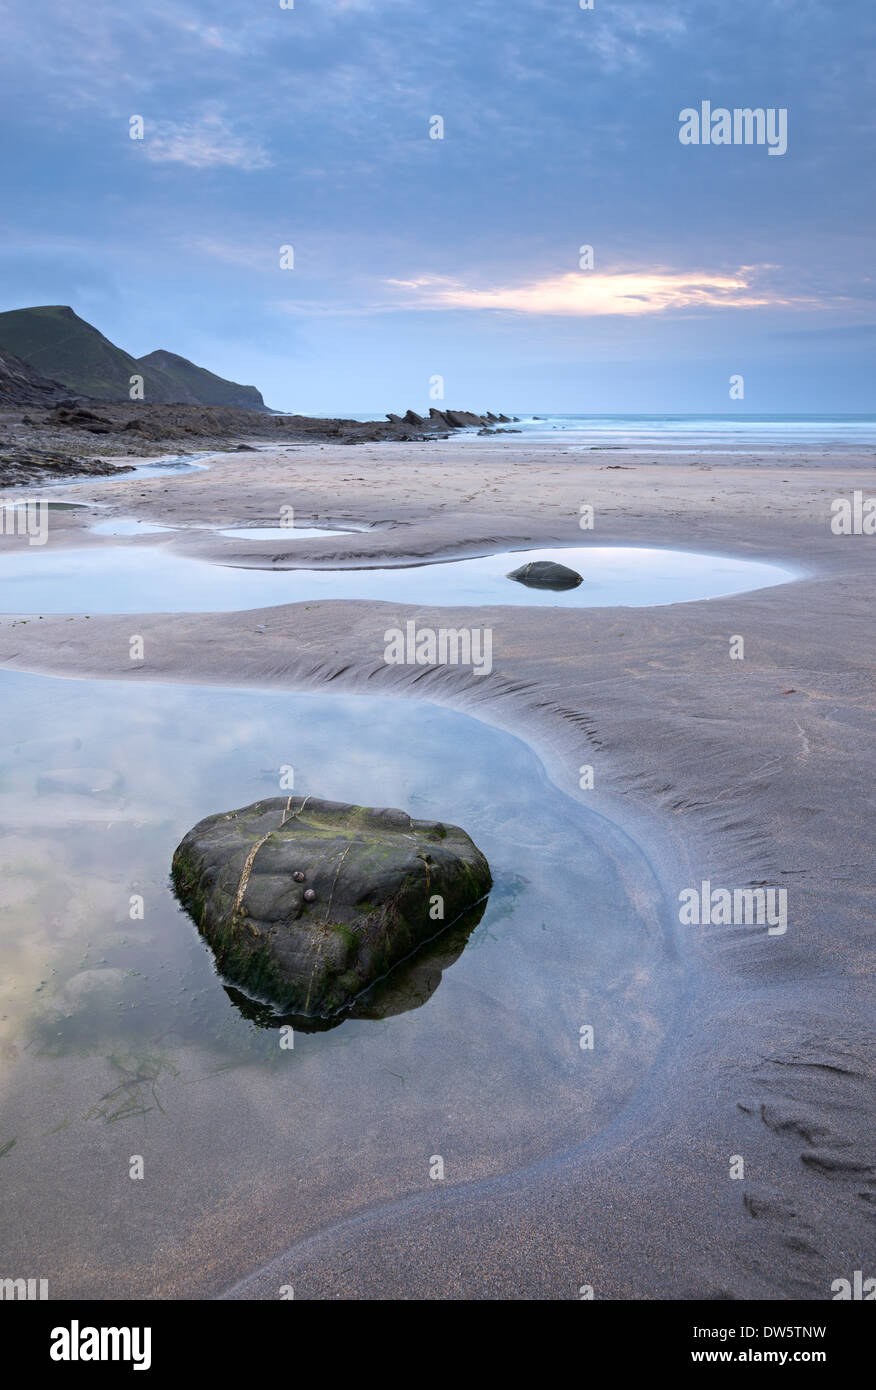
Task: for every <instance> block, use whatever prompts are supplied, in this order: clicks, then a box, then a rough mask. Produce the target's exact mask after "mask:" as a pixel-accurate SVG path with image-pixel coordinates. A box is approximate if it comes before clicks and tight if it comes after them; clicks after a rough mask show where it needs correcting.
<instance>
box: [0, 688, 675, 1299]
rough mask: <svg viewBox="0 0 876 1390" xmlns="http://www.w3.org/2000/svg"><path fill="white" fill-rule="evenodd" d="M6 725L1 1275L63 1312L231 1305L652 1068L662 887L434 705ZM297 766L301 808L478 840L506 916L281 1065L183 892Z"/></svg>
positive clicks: (55, 694) (532, 1146)
mask: <svg viewBox="0 0 876 1390" xmlns="http://www.w3.org/2000/svg"><path fill="white" fill-rule="evenodd" d="M0 717H2V721H3V728H4V734H5V738H4V753H3V755H2V763H0V894H2V901H3V913H2V915H0V924H2V925H0V1058H2V1064H0V1154H3V1150H4V1149H6V1152H5V1154H3V1156H2V1157H0V1165H2V1166H0V1178H2V1182H3V1189H4V1201H5V1203H6V1204H7V1206H8V1208H9V1209H14V1210H15V1211H16V1221H15V1224H14V1227H10V1228H8V1229H7V1231H6V1233H5V1235H4V1239H3V1259H4V1266H5V1267H7V1268H9V1269H14V1270H18V1269H22V1270H24V1271H25V1272H27V1271H28V1270H29V1269H30V1268H31V1265H30V1263H29V1261H30V1259H31V1257H32V1252H33V1251H34V1250H37V1249H38V1250H39V1252H40V1261H41V1263H40V1269H41V1270H42V1269H45V1270H47V1271H48V1272H49V1274H50V1275H51V1284H52V1287H51V1294H52V1297H56V1298H59V1297H64V1296H72V1297H84V1296H88V1295H94V1296H104V1297H109V1296H113V1297H119V1296H137V1295H138V1294H139V1295H142V1296H145V1295H147V1294H149V1293H150V1292H151V1293H153V1294H154V1293H156V1292H157V1291H160V1290H161V1289H162V1288H164V1289H165V1290H166V1289H167V1287H168V1286H169V1284H170V1283H171V1282H173V1281H178V1282H174V1283H173V1287H174V1289H175V1295H174V1296H185V1292H184V1291H185V1290H198V1289H199V1288H203V1287H204V1285H203V1283H202V1282H201V1281H203V1280H207V1281H208V1283H209V1280H213V1281H214V1286H215V1287H220V1288H221V1287H225V1286H228V1285H230V1284H231V1283H233V1282H234V1281H235V1280H236V1279H238V1278H239V1277H240V1276H241V1275H242V1274H244V1273H245V1272H246V1270H247V1268H248V1267H250V1265H252V1264H255V1263H258V1262H259V1261H260V1259H261V1258H262V1257H264V1256H266V1255H271V1254H274V1253H275V1252H276V1248H277V1242H278V1241H280V1242H281V1245H282V1243H288V1242H289V1240H290V1239H291V1237H292V1236H293V1235H294V1234H295V1233H296V1232H299V1231H304V1232H307V1231H308V1230H310V1229H312V1228H313V1227H314V1225H318V1224H321V1223H323V1222H325V1221H326V1220H330V1219H337V1218H338V1217H339V1216H341V1215H343V1214H344V1213H345V1212H346V1211H351V1210H355V1209H356V1208H357V1207H359V1206H361V1205H362V1204H363V1203H367V1202H369V1201H371V1200H374V1198H375V1196H388V1197H392V1196H394V1195H399V1194H401V1193H405V1192H409V1191H411V1190H420V1188H421V1187H422V1184H423V1183H424V1182H425V1183H426V1184H428V1178H427V1176H426V1174H427V1164H428V1159H429V1156H430V1155H431V1154H434V1153H442V1154H444V1155H445V1156H446V1157H447V1158H448V1182H451V1183H452V1182H455V1181H466V1180H470V1179H471V1178H472V1177H476V1176H479V1175H482V1174H484V1173H490V1172H500V1171H503V1170H506V1169H508V1168H509V1167H511V1166H513V1165H515V1164H517V1163H519V1162H524V1161H530V1160H532V1159H534V1158H537V1157H539V1156H540V1155H542V1154H545V1153H550V1152H553V1151H555V1149H556V1148H557V1147H559V1146H562V1145H569V1144H572V1143H576V1142H579V1141H580V1140H582V1139H584V1138H586V1137H587V1136H588V1135H590V1134H592V1133H594V1132H596V1131H597V1130H598V1129H600V1128H601V1127H602V1126H603V1125H604V1124H605V1123H606V1122H607V1121H608V1120H609V1119H610V1118H611V1117H612V1116H613V1115H614V1114H615V1113H616V1112H617V1110H618V1108H619V1107H620V1106H621V1105H622V1104H623V1103H624V1102H625V1101H626V1100H627V1099H628V1098H629V1097H630V1096H631V1094H632V1092H633V1090H634V1089H635V1087H636V1085H637V1084H638V1082H639V1081H640V1080H641V1077H642V1075H643V1073H644V1070H645V1069H646V1068H647V1066H648V1065H650V1063H651V1061H652V1060H653V1058H654V1055H655V1052H656V1049H657V1047H658V1046H659V1043H660V1040H661V1037H662V1034H663V1023H662V1019H663V1018H664V1017H665V1016H667V1011H668V1008H669V999H670V979H671V967H670V966H669V965H668V964H667V960H666V956H665V952H664V948H663V945H662V933H661V930H660V926H659V918H660V915H661V913H662V907H661V905H660V897H659V893H658V890H657V888H656V886H655V881H654V877H653V874H652V871H651V869H650V867H649V865H648V863H647V861H646V859H645V858H644V856H643V855H642V854H641V852H640V851H639V850H638V849H637V848H636V847H635V845H633V844H632V843H631V842H630V841H629V840H628V839H627V838H626V837H625V836H623V835H621V834H620V832H618V831H616V830H615V829H614V828H613V827H612V826H610V825H609V824H608V823H607V822H605V821H603V820H602V819H601V818H599V817H598V816H596V815H594V814H592V813H590V812H589V811H588V810H587V809H586V808H584V807H582V806H581V805H579V804H578V803H576V802H572V801H570V800H569V799H568V798H566V797H565V796H563V795H562V794H561V793H560V792H558V791H557V790H556V789H555V788H554V787H553V786H552V784H551V783H549V782H548V780H547V778H546V776H545V774H544V772H543V770H542V768H541V765H540V763H539V762H538V760H537V759H536V757H535V755H534V754H533V753H532V752H531V750H530V749H529V748H527V747H526V745H525V744H523V743H521V742H519V741H518V740H517V739H515V738H513V737H512V736H511V735H509V734H506V733H504V732H500V731H497V730H494V729H492V728H490V727H488V726H487V725H484V724H481V723H479V722H477V721H475V720H473V719H471V718H468V717H467V716H464V715H461V714H457V713H453V712H450V711H448V710H443V709H439V708H436V707H434V706H431V705H428V704H425V703H424V704H420V703H417V702H406V701H400V700H399V701H393V700H390V699H385V698H383V699H377V698H371V697H364V696H356V697H352V698H344V697H339V696H325V695H319V696H315V695H314V696H309V695H308V696H305V695H288V694H285V693H276V692H271V693H265V692H259V691H248V692H243V691H233V690H222V689H215V688H191V687H183V686H162V685H150V686H139V685H137V686H135V685H134V684H132V683H130V682H117V683H110V682H99V681H90V682H81V681H63V680H52V679H48V678H41V677H36V676H26V675H21V674H18V673H8V672H7V673H2V674H0ZM290 767H291V768H294V773H293V776H294V789H295V791H296V792H303V793H307V792H308V791H310V792H313V793H314V794H317V795H323V796H326V797H329V798H337V799H344V800H352V801H356V802H359V803H365V804H369V805H376V806H381V805H386V806H400V807H403V808H405V809H407V810H409V811H410V812H411V813H413V814H414V815H417V816H422V817H427V818H428V817H434V818H440V819H445V820H451V821H454V822H456V823H458V824H460V825H462V826H463V827H464V828H465V829H466V830H467V831H468V832H469V833H470V834H471V835H472V837H473V839H474V840H475V842H476V844H478V845H479V846H480V848H481V849H482V850H483V851H484V853H485V854H486V855H487V857H488V859H489V861H490V865H491V868H492V871H493V876H494V879H495V886H494V888H493V891H492V893H491V894H490V898H489V902H488V905H487V909H486V913H485V915H484V917H483V919H482V920H481V922H480V923H479V924H478V925H477V927H476V928H475V929H474V932H473V933H472V935H471V937H470V938H469V939H468V942H467V944H465V943H463V942H459V941H456V942H451V943H449V947H448V950H447V951H446V952H445V953H444V955H443V956H442V953H441V952H440V951H438V952H437V954H436V955H435V956H433V957H432V958H431V960H430V961H428V962H427V969H426V970H425V973H424V972H423V971H421V972H420V973H419V975H417V974H416V973H414V974H413V975H411V976H408V977H401V978H400V980H399V981H398V989H397V992H396V993H395V995H393V996H392V997H390V998H389V1000H388V1001H387V1000H384V1001H383V1006H382V1007H381V1008H379V1009H377V1010H376V1011H373V1014H372V1016H370V1017H361V1018H353V1019H350V1020H347V1021H346V1022H344V1023H342V1024H341V1025H340V1027H338V1028H336V1029H335V1030H333V1031H329V1032H325V1033H319V1032H317V1033H312V1034H310V1033H298V1032H297V1030H296V1033H295V1040H294V1048H293V1049H291V1050H283V1049H281V1047H280V1034H279V1033H278V1032H277V1031H276V1030H271V1029H263V1028H259V1027H258V1026H257V1025H256V1023H255V1022H253V1021H252V1019H250V1018H247V1017H246V1016H245V1014H244V1013H243V1012H242V1011H241V1009H240V1008H239V1007H238V1006H237V1005H236V1004H235V1002H234V1001H233V999H232V998H230V997H229V995H228V994H227V993H226V990H225V989H224V987H223V984H222V981H221V980H220V979H219V978H218V976H217V974H216V971H215V969H214V967H213V964H212V957H211V954H210V951H209V949H208V948H207V947H206V946H205V944H204V943H203V942H202V940H201V938H200V937H199V935H198V932H197V930H196V928H195V926H194V924H193V923H192V921H191V920H190V918H189V917H188V916H187V915H186V914H185V913H183V912H181V911H180V909H179V908H178V906H177V904H176V903H175V901H174V899H173V897H172V894H171V891H170V888H169V883H168V872H169V868H170V861H171V856H172V853H173V849H174V847H175V846H176V844H177V843H178V841H179V840H180V839H181V837H182V835H183V834H184V832H185V831H186V830H188V829H189V828H190V827H191V826H192V825H194V824H195V822H196V821H197V820H199V819H200V818H201V817H203V816H204V815H207V814H210V813H212V812H215V811H217V810H220V809H223V808H227V809H231V808H234V807H238V806H242V805H246V804H248V803H249V802H251V801H254V800H256V799H258V798H259V797H261V796H274V795H277V794H278V789H279V786H280V775H281V769H284V768H290ZM287 777H288V774H287ZM132 895H135V896H138V897H139V898H141V899H142V903H143V912H142V916H139V915H135V916H134V917H133V918H132V916H131V908H130V904H131V901H132ZM463 946H464V949H463ZM460 950H461V954H457V958H455V959H454V954H455V953H458V952H459V951H460ZM442 971H443V975H442ZM585 1024H588V1025H592V1026H593V1027H594V1028H595V1030H596V1033H595V1036H596V1038H597V1039H598V1042H599V1045H598V1047H597V1048H596V1049H595V1051H593V1052H584V1051H582V1050H581V1048H580V1046H579V1030H580V1028H581V1027H582V1025H585ZM7 1145H11V1147H9V1148H7ZM132 1153H139V1154H143V1155H145V1161H146V1181H145V1182H143V1183H133V1182H131V1181H130V1180H129V1178H128V1176H127V1174H128V1162H129V1157H130V1155H131V1154H132ZM108 1200H109V1201H110V1202H111V1204H112V1213H113V1215H112V1219H111V1220H108V1219H107V1201H108ZM266 1201H269V1203H270V1210H271V1219H270V1222H269V1226H268V1228H267V1231H265V1228H264V1227H260V1226H259V1225H258V1221H259V1219H261V1218H260V1217H259V1213H262V1214H264V1211H265V1208H264V1206H263V1205H262V1204H263V1203H265V1202H266ZM260 1231H261V1237H260V1235H259V1232H260ZM260 1238H261V1239H263V1240H264V1241H265V1244H264V1245H260V1244H259V1240H260ZM193 1249H197V1250H198V1252H199V1254H198V1259H197V1260H195V1259H193V1258H192V1250H193ZM243 1249H245V1250H246V1252H247V1254H246V1256H245V1257H243V1256H242V1255H241V1250H243ZM247 1262H248V1263H247ZM206 1266H209V1269H210V1272H209V1275H207V1274H205V1273H204V1269H205V1267H206ZM192 1296H195V1294H193V1295H192Z"/></svg>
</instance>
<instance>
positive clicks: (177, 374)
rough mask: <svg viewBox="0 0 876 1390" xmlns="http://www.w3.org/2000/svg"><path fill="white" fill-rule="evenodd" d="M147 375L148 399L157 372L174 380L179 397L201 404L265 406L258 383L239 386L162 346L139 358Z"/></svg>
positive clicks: (173, 387) (162, 378)
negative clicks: (167, 350) (256, 384)
mask: <svg viewBox="0 0 876 1390" xmlns="http://www.w3.org/2000/svg"><path fill="white" fill-rule="evenodd" d="M137 360H138V361H139V363H140V369H141V371H142V372H143V375H144V377H145V379H146V399H147V400H149V399H151V391H150V381H151V380H152V375H153V373H155V374H156V375H157V376H158V377H159V379H160V380H161V381H166V382H169V383H170V384H171V389H172V390H175V391H176V392H177V393H178V394H177V395H175V396H174V400H177V401H196V402H197V403H198V404H199V405H235V406H240V407H241V408H242V409H243V410H264V409H265V408H266V407H265V403H264V401H263V400H262V397H261V392H260V391H257V390H256V388H255V387H254V386H239V385H238V384H237V382H236V381H226V380H225V378H224V377H222V376H216V375H215V374H214V373H213V372H208V371H207V369H206V368H205V367H196V366H195V364H194V362H190V361H189V360H188V358H187V357H179V356H177V354H176V353H175V352H166V351H165V350H164V349H163V348H159V349H158V350H157V351H156V352H150V353H147V355H146V356H145V357H140V358H138V359H137Z"/></svg>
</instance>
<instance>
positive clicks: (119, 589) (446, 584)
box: [0, 540, 793, 613]
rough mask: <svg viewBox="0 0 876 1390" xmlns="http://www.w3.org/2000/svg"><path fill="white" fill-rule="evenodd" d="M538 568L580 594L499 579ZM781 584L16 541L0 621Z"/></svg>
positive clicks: (650, 600)
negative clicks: (571, 583)
mask: <svg viewBox="0 0 876 1390" xmlns="http://www.w3.org/2000/svg"><path fill="white" fill-rule="evenodd" d="M540 559H551V560H557V561H559V562H560V563H561V564H565V565H568V566H571V567H572V568H573V569H575V570H577V571H578V572H579V573H581V574H582V575H583V577H584V582H583V584H579V585H578V587H577V588H575V589H570V590H566V591H563V592H559V593H558V592H555V591H553V590H549V589H548V590H544V589H534V588H530V587H529V586H527V585H524V584H519V583H517V582H515V581H514V580H511V579H508V578H507V577H506V576H507V574H508V572H509V571H510V570H512V569H517V568H518V566H520V565H522V564H525V563H526V561H528V560H540ZM791 578H793V575H792V574H791V572H790V571H789V570H786V569H782V568H780V567H779V566H778V565H770V564H764V563H762V562H760V561H753V560H738V559H727V558H725V557H723V556H717V555H699V554H694V553H691V552H688V551H678V550H646V549H640V548H633V547H629V546H588V547H586V548H577V549H566V550H564V549H548V550H523V551H513V552H505V553H503V554H499V555H488V556H483V557H481V558H479V559H472V560H451V561H441V562H438V563H435V564H429V565H417V566H411V567H407V566H406V567H397V568H384V569H348V570H307V569H299V570H274V571H270V570H261V569H240V568H234V567H231V566H227V565H213V564H209V563H208V562H206V561H203V560H194V559H189V558H188V557H186V556H184V555H179V554H175V553H174V552H173V551H172V550H170V549H168V548H166V547H162V546H150V547H146V548H143V547H123V546H106V547H103V546H102V547H93V548H89V549H82V550H61V549H51V548H48V547H42V548H39V549H38V548H36V547H33V548H32V547H29V546H27V544H26V542H20V541H19V540H16V542H15V543H10V544H8V545H7V546H6V547H5V549H4V553H3V554H2V556H0V611H2V612H4V613H152V612H154V613H197V612H211V611H213V612H219V611H222V612H224V611H230V610H239V609H246V608H262V607H269V606H271V605H272V604H281V603H298V602H302V601H305V602H312V601H313V600H315V599H371V600H376V599H383V600H386V601H389V602H393V603H411V604H422V605H430V604H434V605H439V606H446V605H453V606H458V607H461V606H465V605H470V604H490V603H493V604H515V605H517V604H523V605H526V606H531V605H535V604H539V605H550V606H554V607H564V608H567V607H572V608H603V607H606V606H611V605H629V606H632V607H647V606H650V605H652V604H666V603H681V602H686V601H689V600H693V599H704V598H716V597H719V596H720V595H722V594H735V593H740V592H743V591H745V590H748V589H759V588H766V587H768V586H770V585H773V584H781V583H784V582H786V581H787V580H789V579H791Z"/></svg>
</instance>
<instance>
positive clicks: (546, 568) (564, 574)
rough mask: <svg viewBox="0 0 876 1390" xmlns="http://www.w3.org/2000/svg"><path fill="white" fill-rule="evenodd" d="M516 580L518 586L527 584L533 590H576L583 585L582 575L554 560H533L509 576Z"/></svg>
mask: <svg viewBox="0 0 876 1390" xmlns="http://www.w3.org/2000/svg"><path fill="white" fill-rule="evenodd" d="M507 577H508V578H509V579H516V580H517V583H518V584H527V585H528V586H529V588H531V589H576V588H577V587H578V585H579V584H580V583H582V579H581V575H580V574H578V573H577V571H576V570H572V569H569V567H568V566H567V565H557V564H555V563H554V561H553V560H531V561H530V562H529V564H527V565H521V566H520V568H519V569H516V570H512V571H511V573H510V574H509V575H508V576H507Z"/></svg>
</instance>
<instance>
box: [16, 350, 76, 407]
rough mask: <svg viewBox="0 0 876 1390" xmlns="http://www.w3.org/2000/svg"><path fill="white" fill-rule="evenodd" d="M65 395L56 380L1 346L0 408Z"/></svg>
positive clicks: (47, 402)
mask: <svg viewBox="0 0 876 1390" xmlns="http://www.w3.org/2000/svg"><path fill="white" fill-rule="evenodd" d="M66 395H68V391H67V387H66V386H62V385H61V383H60V382H59V381H51V380H50V379H49V378H48V377H45V376H41V375H40V373H39V372H37V371H35V370H34V368H33V367H31V366H30V364H29V363H28V362H22V360H21V359H20V358H19V357H16V356H15V355H14V354H13V353H11V352H7V351H6V349H5V348H0V409H3V410H7V409H11V408H14V407H17V406H34V405H37V406H39V405H44V406H50V405H53V404H54V402H55V401H58V400H61V399H62V398H63V397H64V396H66Z"/></svg>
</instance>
